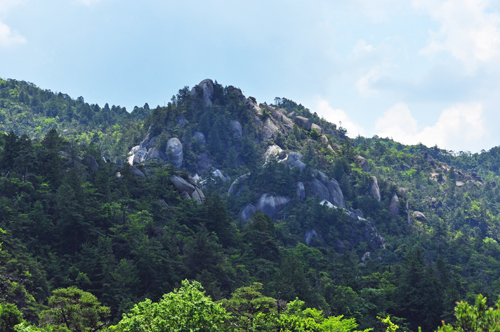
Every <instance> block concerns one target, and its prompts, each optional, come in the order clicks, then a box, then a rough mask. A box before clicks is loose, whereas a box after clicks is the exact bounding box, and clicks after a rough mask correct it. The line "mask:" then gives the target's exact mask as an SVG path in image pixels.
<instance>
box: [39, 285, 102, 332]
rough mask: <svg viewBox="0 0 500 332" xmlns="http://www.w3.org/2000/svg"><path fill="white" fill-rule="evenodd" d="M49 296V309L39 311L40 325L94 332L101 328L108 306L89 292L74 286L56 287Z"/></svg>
mask: <svg viewBox="0 0 500 332" xmlns="http://www.w3.org/2000/svg"><path fill="white" fill-rule="evenodd" d="M53 294H54V295H52V296H51V297H50V298H49V309H47V310H44V311H42V312H41V313H40V322H41V325H42V326H45V325H49V324H50V325H55V326H62V327H65V328H67V329H68V330H70V331H81V332H94V331H99V330H101V329H103V328H104V327H105V326H106V324H107V323H106V322H102V321H101V320H102V319H104V318H106V317H108V316H109V312H110V310H109V308H108V307H105V306H102V305H101V303H100V302H99V301H98V300H97V298H96V297H95V296H94V295H92V294H91V293H89V292H84V291H82V290H80V289H78V288H76V287H69V288H65V289H57V290H55V291H53Z"/></svg>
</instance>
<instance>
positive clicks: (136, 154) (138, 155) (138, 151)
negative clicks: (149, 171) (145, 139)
mask: <svg viewBox="0 0 500 332" xmlns="http://www.w3.org/2000/svg"><path fill="white" fill-rule="evenodd" d="M147 153H148V151H147V150H146V148H145V147H143V146H141V145H137V146H134V147H133V148H132V149H131V150H130V152H129V153H128V154H127V161H128V163H129V164H130V165H131V166H133V165H134V164H140V163H142V162H144V160H145V159H146V154H147Z"/></svg>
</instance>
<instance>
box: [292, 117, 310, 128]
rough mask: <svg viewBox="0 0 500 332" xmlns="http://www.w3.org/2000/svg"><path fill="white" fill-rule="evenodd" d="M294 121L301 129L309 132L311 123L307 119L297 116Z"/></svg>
mask: <svg viewBox="0 0 500 332" xmlns="http://www.w3.org/2000/svg"><path fill="white" fill-rule="evenodd" d="M294 121H295V123H296V124H297V125H298V126H300V127H302V128H303V129H305V130H308V131H309V130H311V126H312V121H311V120H309V119H308V118H304V117H303V116H298V115H297V116H296V117H295V119H294Z"/></svg>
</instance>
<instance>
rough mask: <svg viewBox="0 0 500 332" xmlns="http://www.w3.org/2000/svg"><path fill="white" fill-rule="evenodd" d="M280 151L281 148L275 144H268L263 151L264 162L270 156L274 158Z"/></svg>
mask: <svg viewBox="0 0 500 332" xmlns="http://www.w3.org/2000/svg"><path fill="white" fill-rule="evenodd" d="M282 151H283V150H281V148H280V147H279V146H278V145H276V144H274V145H271V146H269V147H268V148H267V150H266V152H265V153H264V160H265V163H267V162H268V161H269V160H270V159H271V158H275V159H276V158H277V157H278V156H279V155H280V153H281V152H282Z"/></svg>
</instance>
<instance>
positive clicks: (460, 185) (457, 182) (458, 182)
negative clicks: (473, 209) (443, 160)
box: [456, 181, 465, 187]
mask: <svg viewBox="0 0 500 332" xmlns="http://www.w3.org/2000/svg"><path fill="white" fill-rule="evenodd" d="M456 185H457V187H463V186H464V185H465V183H463V182H462V181H456Z"/></svg>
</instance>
